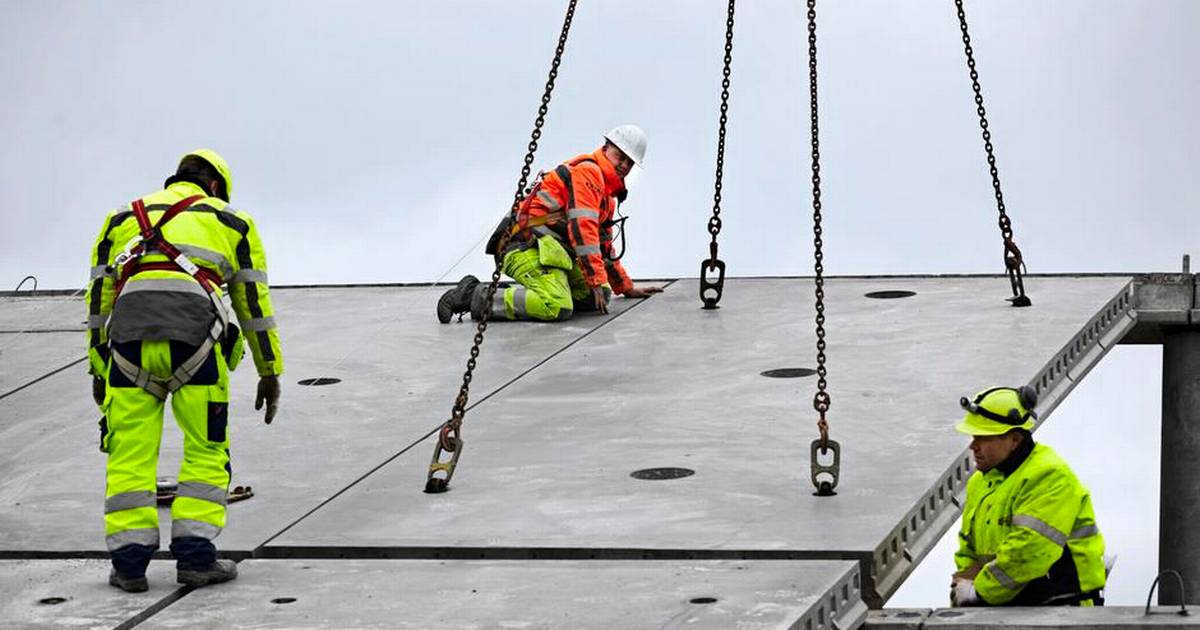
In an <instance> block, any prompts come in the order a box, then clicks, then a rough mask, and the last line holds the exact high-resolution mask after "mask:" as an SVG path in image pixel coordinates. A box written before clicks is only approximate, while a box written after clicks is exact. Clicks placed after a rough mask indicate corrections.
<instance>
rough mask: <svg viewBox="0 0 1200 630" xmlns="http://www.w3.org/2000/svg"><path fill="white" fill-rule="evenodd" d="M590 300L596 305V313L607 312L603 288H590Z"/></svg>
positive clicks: (606, 298)
mask: <svg viewBox="0 0 1200 630" xmlns="http://www.w3.org/2000/svg"><path fill="white" fill-rule="evenodd" d="M592 300H593V301H594V302H595V303H596V312H598V313H607V312H608V293H607V292H605V290H604V287H592Z"/></svg>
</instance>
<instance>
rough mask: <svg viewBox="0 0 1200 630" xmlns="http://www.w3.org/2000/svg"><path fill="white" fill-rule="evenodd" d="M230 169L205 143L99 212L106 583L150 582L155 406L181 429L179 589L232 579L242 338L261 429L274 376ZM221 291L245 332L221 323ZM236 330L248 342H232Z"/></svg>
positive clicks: (247, 231)
mask: <svg viewBox="0 0 1200 630" xmlns="http://www.w3.org/2000/svg"><path fill="white" fill-rule="evenodd" d="M232 189H233V181H232V179H231V178H230V172H229V166H228V164H226V162H225V160H224V159H223V158H222V157H221V156H220V155H217V153H216V152H214V151H211V150H209V149H200V150H198V151H192V152H191V153H188V154H187V155H185V156H183V159H182V160H181V161H180V162H179V168H178V170H177V171H176V173H175V174H174V175H172V176H171V177H170V178H168V179H167V181H166V183H165V184H164V189H163V190H160V191H158V192H154V193H151V194H149V195H146V196H145V197H142V198H140V199H137V200H135V201H133V202H132V203H130V204H127V205H125V206H122V207H119V208H117V209H116V210H113V211H112V212H110V213H109V214H108V217H107V218H106V219H105V220H104V226H103V228H102V229H101V230H100V236H99V238H97V239H96V245H95V248H94V249H93V250H92V261H91V262H92V267H91V278H92V282H91V285H90V287H89V289H88V295H87V304H88V313H89V317H88V360H89V363H90V372H91V374H92V375H93V387H92V395H93V397H94V398H95V400H96V403H97V404H98V405H99V406H100V410H101V412H102V413H103V418H102V419H101V421H100V435H101V437H100V449H101V450H102V451H104V452H106V453H108V469H107V475H106V490H105V502H104V531H105V536H106V542H107V544H108V550H109V552H110V553H111V555H112V564H113V568H112V572H111V573H110V574H109V583H110V584H112V585H113V586H116V587H118V588H120V589H122V590H125V591H129V592H141V591H145V590H146V589H147V588H148V585H147V582H146V566H147V565H148V564H149V562H150V556H151V554H152V553H153V552H154V551H155V550H156V549H157V548H158V546H159V532H158V510H157V508H156V501H155V498H156V497H155V489H156V478H157V475H156V469H157V465H158V449H159V440H160V438H161V436H162V422H163V407H164V404H165V401H166V399H167V398H168V397H169V398H170V399H171V410H172V412H173V413H174V416H175V421H176V422H177V423H178V424H179V428H180V429H181V430H182V431H183V436H184V442H183V462H182V464H181V465H180V469H179V477H178V490H177V493H176V498H175V500H174V502H173V504H172V505H171V547H170V548H171V553H172V555H173V556H174V557H175V559H176V563H177V578H178V581H179V582H180V583H181V584H187V585H190V586H204V585H206V584H214V583H217V582H224V581H227V580H232V579H233V578H235V577H236V576H237V566H236V565H235V564H234V563H233V561H232V560H225V559H220V560H219V559H217V557H216V547H215V546H214V545H213V542H212V541H213V539H214V538H216V537H217V534H219V533H220V532H221V529H222V528H224V526H225V504H226V499H227V496H228V488H229V477H230V471H231V469H230V464H229V430H228V423H229V372H230V371H231V370H233V369H234V368H235V367H236V366H237V364H238V361H239V360H240V359H241V358H242V354H243V352H244V350H243V344H242V337H243V336H244V337H245V338H246V340H247V342H248V343H249V344H250V350H251V353H252V354H253V356H254V364H255V366H256V367H257V368H258V375H259V381H258V395H257V399H256V401H255V409H261V408H262V406H263V404H264V403H265V404H266V407H267V408H266V416H265V419H266V422H267V424H270V423H271V420H272V419H273V418H274V416H275V412H276V409H277V407H278V401H279V375H280V374H281V373H282V372H283V357H282V355H281V354H280V348H279V335H278V333H277V332H276V329H275V317H274V310H273V309H272V307H271V300H270V296H269V295H268V287H267V261H266V257H265V256H264V254H263V247H262V242H261V241H260V240H259V236H258V230H257V228H255V226H254V221H253V220H252V219H251V218H250V215H248V214H246V213H245V212H243V211H241V210H234V209H233V207H231V206H229V205H228V202H229V194H230V192H231V190H232ZM225 291H228V294H229V298H230V301H231V302H232V304H233V310H234V312H235V313H237V319H238V322H239V323H240V324H241V329H240V330H239V328H238V326H237V325H235V324H233V323H232V322H230V321H229V316H228V312H227V307H226V306H225V304H224V302H223V299H222V296H223V294H224V292H225ZM242 331H244V332H245V334H244V335H243V334H242Z"/></svg>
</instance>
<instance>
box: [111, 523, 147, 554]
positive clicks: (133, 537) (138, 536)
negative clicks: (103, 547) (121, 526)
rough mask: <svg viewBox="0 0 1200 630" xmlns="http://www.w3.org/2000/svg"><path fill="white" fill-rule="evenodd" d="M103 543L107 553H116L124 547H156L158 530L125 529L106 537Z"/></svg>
mask: <svg viewBox="0 0 1200 630" xmlns="http://www.w3.org/2000/svg"><path fill="white" fill-rule="evenodd" d="M104 542H105V543H106V544H107V545H108V550H109V551H116V550H118V549H120V548H121V547H124V546H125V545H145V546H147V547H158V528H149V527H147V528H144V529H127V530H125V531H123V532H117V533H115V534H112V535H110V536H107V537H106V538H105V539H104Z"/></svg>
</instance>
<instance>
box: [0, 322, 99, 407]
mask: <svg viewBox="0 0 1200 630" xmlns="http://www.w3.org/2000/svg"><path fill="white" fill-rule="evenodd" d="M84 334H85V333H84V332H83V330H82V329H81V330H79V331H78V332H36V333H35V332H29V333H21V332H15V333H6V332H0V410H3V409H4V401H5V399H6V398H8V397H9V396H11V395H12V394H13V393H15V392H16V391H17V390H20V389H23V388H25V387H30V386H32V385H33V384H35V383H37V382H39V380H40V379H44V378H46V377H48V376H50V375H53V374H54V373H55V372H56V371H58V370H62V369H65V368H67V367H69V366H71V365H73V364H75V363H82V362H83V360H84V357H85V354H84ZM84 371H85V372H86V371H87V370H86V369H85V370H84ZM85 382H86V381H85Z"/></svg>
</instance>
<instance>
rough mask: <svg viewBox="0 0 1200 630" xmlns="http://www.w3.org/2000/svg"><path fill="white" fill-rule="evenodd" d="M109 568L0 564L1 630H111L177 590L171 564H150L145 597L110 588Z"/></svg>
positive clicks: (98, 564)
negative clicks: (69, 629)
mask: <svg viewBox="0 0 1200 630" xmlns="http://www.w3.org/2000/svg"><path fill="white" fill-rule="evenodd" d="M108 567H109V563H108V561H107V560H77V559H76V560H0V585H3V587H2V588H0V628H3V629H4V630H9V629H11V630H30V629H34V628H46V629H50V628H56V629H57V628H74V629H79V630H83V629H90V628H104V629H105V630H109V629H110V628H113V627H114V626H117V625H119V624H121V623H122V622H124V621H125V620H127V619H129V618H131V617H134V616H135V615H137V614H138V613H140V612H141V611H142V610H143V609H145V608H146V607H147V606H150V605H151V604H152V603H154V602H155V601H158V600H159V599H162V598H163V597H165V596H167V595H169V594H170V593H172V592H174V591H175V590H176V589H177V588H178V587H179V585H178V584H176V583H175V563H173V562H164V561H154V562H151V563H150V568H149V570H148V571H147V572H146V576H147V578H149V580H150V590H149V591H147V592H145V593H126V592H123V591H120V590H118V589H115V588H113V587H111V586H109V585H108ZM57 599H61V600H63V601H61V602H59V603H54V602H55V600H57ZM43 600H46V601H43Z"/></svg>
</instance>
